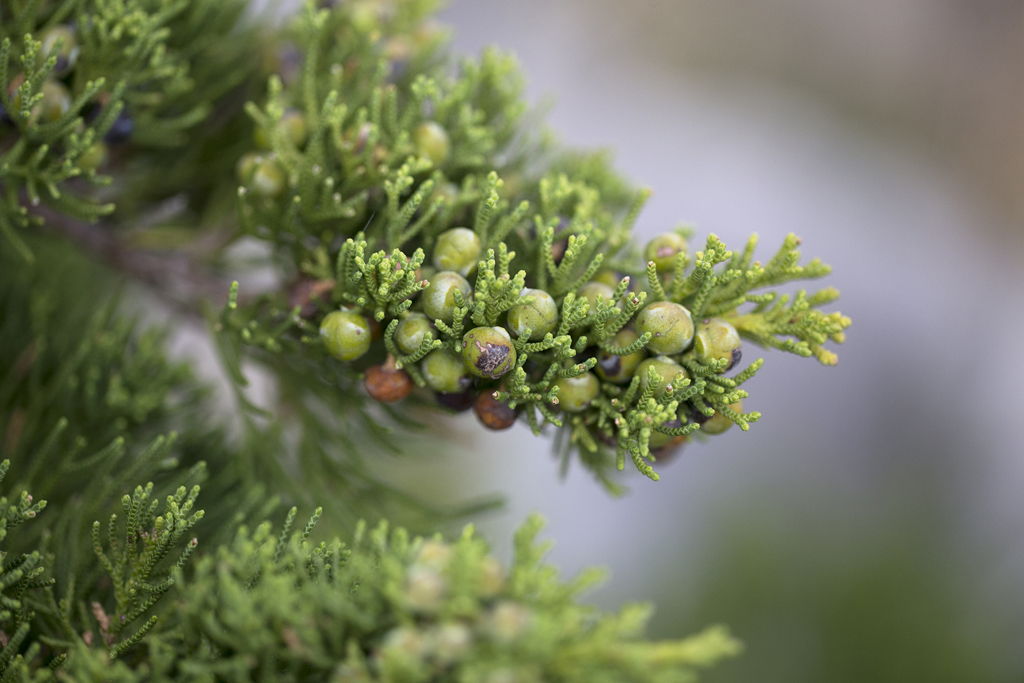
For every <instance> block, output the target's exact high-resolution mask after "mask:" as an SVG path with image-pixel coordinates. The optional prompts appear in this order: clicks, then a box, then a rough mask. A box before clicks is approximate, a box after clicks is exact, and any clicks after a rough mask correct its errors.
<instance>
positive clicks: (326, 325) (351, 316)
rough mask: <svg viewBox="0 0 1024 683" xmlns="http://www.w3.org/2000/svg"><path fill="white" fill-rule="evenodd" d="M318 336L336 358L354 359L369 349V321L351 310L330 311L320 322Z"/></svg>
mask: <svg viewBox="0 0 1024 683" xmlns="http://www.w3.org/2000/svg"><path fill="white" fill-rule="evenodd" d="M320 338H321V339H323V341H324V346H325V347H326V348H327V352H328V353H329V354H331V355H332V356H334V357H335V358H337V359H338V360H355V359H356V358H359V357H360V356H362V355H363V354H364V353H366V352H367V351H369V350H370V323H368V322H367V321H366V318H364V317H363V316H361V315H359V314H358V313H354V312H352V311H332V312H330V313H328V314H327V315H326V316H324V319H323V322H321V323H320Z"/></svg>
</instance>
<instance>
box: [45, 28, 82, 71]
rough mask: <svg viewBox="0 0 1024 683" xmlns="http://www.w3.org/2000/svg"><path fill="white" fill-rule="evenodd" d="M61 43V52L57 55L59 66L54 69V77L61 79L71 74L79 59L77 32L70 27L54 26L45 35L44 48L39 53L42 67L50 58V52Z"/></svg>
mask: <svg viewBox="0 0 1024 683" xmlns="http://www.w3.org/2000/svg"><path fill="white" fill-rule="evenodd" d="M58 42H60V43H61V46H60V52H58V53H57V65H56V66H55V67H53V72H52V73H53V75H54V76H57V77H58V78H61V77H63V76H66V75H67V74H68V73H70V71H71V69H73V68H74V66H75V61H76V60H77V59H78V51H79V47H78V40H77V39H76V38H75V30H74V29H73V28H71V27H70V26H66V25H63V24H62V25H58V26H54V27H53V28H51V29H50V30H48V31H47V32H46V33H44V34H43V38H42V43H43V48H42V50H41V51H40V53H39V60H40V66H41V65H42V62H43V61H45V60H46V59H48V58H49V57H50V51H51V50H53V49H54V48H55V47H56V46H57V43H58Z"/></svg>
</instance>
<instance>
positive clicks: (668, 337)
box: [636, 301, 693, 355]
mask: <svg viewBox="0 0 1024 683" xmlns="http://www.w3.org/2000/svg"><path fill="white" fill-rule="evenodd" d="M636 329H637V332H639V333H640V334H644V333H645V332H650V333H651V341H650V342H648V343H647V348H648V349H650V350H651V351H652V352H654V353H661V354H665V355H671V354H675V353H682V352H683V351H685V350H686V348H687V347H688V346H689V345H690V342H692V341H693V318H691V317H690V312H689V311H688V310H686V308H685V307H684V306H680V305H679V304H677V303H673V302H671V301H655V302H654V303H653V304H651V305H649V306H647V307H646V308H644V310H642V311H640V313H638V314H637V316H636Z"/></svg>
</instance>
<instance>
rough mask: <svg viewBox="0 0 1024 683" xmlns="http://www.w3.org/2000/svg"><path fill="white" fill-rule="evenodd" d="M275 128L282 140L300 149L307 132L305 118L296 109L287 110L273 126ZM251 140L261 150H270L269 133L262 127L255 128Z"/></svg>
mask: <svg viewBox="0 0 1024 683" xmlns="http://www.w3.org/2000/svg"><path fill="white" fill-rule="evenodd" d="M275 127H276V128H277V129H278V130H279V131H281V132H282V133H284V138H285V140H287V141H288V142H290V143H291V144H293V145H295V146H296V147H302V145H303V144H305V142H306V136H307V134H308V130H307V127H306V116H305V115H304V114H303V113H302V112H300V111H299V110H297V109H289V110H287V111H286V112H285V113H284V115H282V116H281V120H280V121H278V122H277V124H275ZM253 139H254V140H255V142H256V144H257V145H258V146H260V147H262V148H263V149H270V147H271V139H270V131H268V130H267V129H266V128H263V127H262V126H259V127H257V128H256V130H255V131H254V132H253Z"/></svg>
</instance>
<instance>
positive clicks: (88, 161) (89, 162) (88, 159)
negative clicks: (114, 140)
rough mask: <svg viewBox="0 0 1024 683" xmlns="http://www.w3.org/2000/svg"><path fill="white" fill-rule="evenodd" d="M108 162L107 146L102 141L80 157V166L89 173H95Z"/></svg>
mask: <svg viewBox="0 0 1024 683" xmlns="http://www.w3.org/2000/svg"><path fill="white" fill-rule="evenodd" d="M106 161H107V146H106V145H105V144H104V143H103V142H102V141H100V142H97V143H95V144H93V145H92V146H91V147H89V149H87V150H85V152H83V153H82V156H80V157H78V165H79V166H80V167H81V168H83V169H85V170H87V171H95V170H96V169H97V168H99V167H100V166H102V165H103V164H104V163H106Z"/></svg>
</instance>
